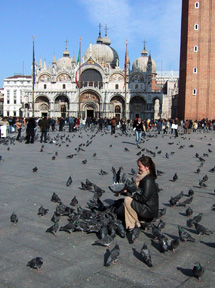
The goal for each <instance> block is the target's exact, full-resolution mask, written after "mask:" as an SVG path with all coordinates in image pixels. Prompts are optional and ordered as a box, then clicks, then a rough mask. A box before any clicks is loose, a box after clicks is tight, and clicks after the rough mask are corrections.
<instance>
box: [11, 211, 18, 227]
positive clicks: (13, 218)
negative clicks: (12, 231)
mask: <svg viewBox="0 0 215 288" xmlns="http://www.w3.org/2000/svg"><path fill="white" fill-rule="evenodd" d="M10 222H12V223H14V225H16V223H17V222H18V217H17V215H16V214H15V213H14V212H13V213H12V214H11V216H10Z"/></svg>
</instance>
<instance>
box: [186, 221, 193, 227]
mask: <svg viewBox="0 0 215 288" xmlns="http://www.w3.org/2000/svg"><path fill="white" fill-rule="evenodd" d="M193 225H194V224H193V219H188V220H187V227H192V226H193Z"/></svg>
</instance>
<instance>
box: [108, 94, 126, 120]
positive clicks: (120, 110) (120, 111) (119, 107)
mask: <svg viewBox="0 0 215 288" xmlns="http://www.w3.org/2000/svg"><path fill="white" fill-rule="evenodd" d="M110 112H111V115H110V116H111V117H117V118H119V119H121V118H123V117H124V116H125V115H124V113H125V101H124V99H123V98H122V97H121V96H119V95H118V96H114V97H113V98H112V99H111V101H110Z"/></svg>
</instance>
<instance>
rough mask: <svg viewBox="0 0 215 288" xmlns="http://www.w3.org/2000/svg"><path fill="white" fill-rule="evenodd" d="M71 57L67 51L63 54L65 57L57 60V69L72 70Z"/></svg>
mask: <svg viewBox="0 0 215 288" xmlns="http://www.w3.org/2000/svg"><path fill="white" fill-rule="evenodd" d="M69 55H70V54H69V51H68V50H67V49H66V50H65V51H64V52H63V57H61V58H59V59H58V60H57V67H58V68H66V69H71V68H72V58H70V56H69Z"/></svg>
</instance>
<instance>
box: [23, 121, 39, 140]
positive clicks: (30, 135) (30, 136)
mask: <svg viewBox="0 0 215 288" xmlns="http://www.w3.org/2000/svg"><path fill="white" fill-rule="evenodd" d="M36 126H37V125H36V121H35V119H34V118H29V119H28V121H27V128H26V142H25V144H29V143H32V144H33V143H34V135H35V128H36Z"/></svg>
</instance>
